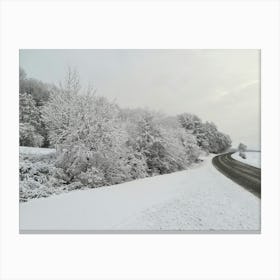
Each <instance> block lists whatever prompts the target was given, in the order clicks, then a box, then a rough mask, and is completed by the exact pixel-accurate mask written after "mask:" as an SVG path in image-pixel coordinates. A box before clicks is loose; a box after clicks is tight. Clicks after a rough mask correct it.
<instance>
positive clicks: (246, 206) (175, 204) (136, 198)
mask: <svg viewBox="0 0 280 280" xmlns="http://www.w3.org/2000/svg"><path fill="white" fill-rule="evenodd" d="M211 161H212V157H211V156H210V157H207V158H206V159H205V160H204V162H203V163H202V164H201V165H199V166H196V167H195V168H192V169H189V170H185V171H180V172H175V173H172V174H167V175H161V176H155V177H152V178H145V179H141V180H136V181H132V182H127V183H123V184H120V185H115V186H109V187H102V188H98V189H91V190H83V191H73V192H69V193H66V194H61V195H56V196H52V197H48V198H40V199H35V200H31V201H29V202H26V203H20V231H21V232H25V233H27V232H32V231H35V232H36V231H43V232H45V231H52V232H56V231H58V232H61V231H62V232H63V231H67V230H72V231H77V230H83V231H86V230H101V231H103V232H104V231H106V230H145V231H146V230H153V231H157V230H171V231H183V230H184V231H185V230H186V231H188V230H189V231H196V230H207V231H209V230H217V231H223V230H230V231H234V230H238V231H240V230H253V231H259V230H260V199H259V198H257V197H256V196H255V195H253V194H252V193H250V192H248V191H246V190H244V188H242V187H241V186H239V185H237V184H236V183H234V182H233V181H231V180H230V179H228V178H227V177H225V176H223V175H222V174H221V173H220V172H219V171H218V170H216V168H215V167H214V166H213V165H212V162H211Z"/></svg>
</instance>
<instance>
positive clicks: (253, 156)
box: [231, 152, 261, 168]
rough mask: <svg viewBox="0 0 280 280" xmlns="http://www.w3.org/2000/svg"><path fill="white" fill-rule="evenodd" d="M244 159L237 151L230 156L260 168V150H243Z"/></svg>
mask: <svg viewBox="0 0 280 280" xmlns="http://www.w3.org/2000/svg"><path fill="white" fill-rule="evenodd" d="M245 154H246V159H243V158H242V157H240V156H239V152H236V153H234V154H232V155H231V157H232V158H234V159H236V160H239V161H241V162H244V163H246V164H249V165H252V166H255V167H258V168H261V153H260V152H245Z"/></svg>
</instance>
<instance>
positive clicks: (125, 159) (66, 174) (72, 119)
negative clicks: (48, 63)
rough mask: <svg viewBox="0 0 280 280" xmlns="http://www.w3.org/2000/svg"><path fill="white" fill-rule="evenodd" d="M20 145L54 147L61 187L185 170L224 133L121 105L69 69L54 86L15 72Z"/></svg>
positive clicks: (223, 143) (221, 146)
mask: <svg viewBox="0 0 280 280" xmlns="http://www.w3.org/2000/svg"><path fill="white" fill-rule="evenodd" d="M19 82H20V86H19V89H20V90H19V104H20V108H19V117H20V119H19V122H20V139H19V141H20V145H22V146H35V147H55V148H56V150H57V157H56V162H55V166H56V174H55V176H56V177H57V178H60V179H62V180H63V181H64V182H65V184H70V183H73V182H79V183H81V184H82V185H84V186H91V187H98V186H104V185H111V184H118V183H121V182H125V181H129V180H134V179H138V178H144V177H148V176H153V175H157V174H166V173H170V172H174V171H179V170H184V169H186V168H187V167H188V166H190V165H191V164H192V163H194V162H197V161H198V160H199V155H200V154H201V152H202V151H204V152H206V153H221V152H224V151H226V150H227V149H228V148H229V147H230V146H231V139H230V137H229V136H228V135H226V134H224V133H222V132H220V131H219V130H218V128H217V127H216V125H215V124H214V123H212V122H203V121H202V120H201V119H200V118H199V117H197V116H196V115H193V114H189V113H183V114H180V115H178V116H166V115H164V114H161V113H158V112H154V111H151V110H145V109H126V108H121V107H119V106H118V105H117V104H115V103H114V102H110V101H108V100H107V99H106V98H105V97H102V96H99V95H97V94H96V92H95V91H94V90H93V89H92V88H90V87H89V88H87V89H84V88H82V87H81V85H80V81H79V76H78V74H77V72H76V71H72V70H71V69H70V70H69V71H68V73H67V75H66V77H65V80H64V81H63V82H62V83H61V84H60V85H59V86H54V85H49V84H46V83H43V82H41V81H38V80H35V79H30V78H28V77H27V76H26V74H25V72H24V70H22V69H20V80H19Z"/></svg>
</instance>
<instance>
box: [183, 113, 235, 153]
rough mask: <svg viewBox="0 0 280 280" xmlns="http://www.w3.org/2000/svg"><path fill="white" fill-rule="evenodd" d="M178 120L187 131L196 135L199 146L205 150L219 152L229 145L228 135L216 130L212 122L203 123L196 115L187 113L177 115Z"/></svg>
mask: <svg viewBox="0 0 280 280" xmlns="http://www.w3.org/2000/svg"><path fill="white" fill-rule="evenodd" d="M178 120H179V122H180V124H181V126H182V127H183V128H185V129H186V131H187V132H189V133H192V134H193V135H194V136H195V137H196V139H197V144H198V145H199V147H201V149H203V150H205V151H207V152H210V153H220V152H224V151H226V150H227V149H228V148H229V147H230V146H231V139H230V137H229V136H228V135H226V134H224V133H222V132H220V131H218V129H217V127H216V125H215V124H214V123H212V122H205V123H203V122H202V121H201V120H200V119H199V118H198V117H197V116H195V115H192V114H187V113H185V114H181V115H179V116H178Z"/></svg>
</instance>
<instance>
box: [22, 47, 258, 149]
mask: <svg viewBox="0 0 280 280" xmlns="http://www.w3.org/2000/svg"><path fill="white" fill-rule="evenodd" d="M20 66H21V67H23V68H24V69H25V71H26V73H27V75H28V77H32V78H37V79H39V80H42V81H44V82H48V83H56V84H57V83H58V82H59V81H61V80H63V77H64V75H65V72H66V69H67V67H69V66H70V67H73V68H76V69H77V70H78V72H79V74H80V78H81V82H82V84H84V85H87V84H88V83H91V84H92V85H93V86H94V88H96V89H97V93H98V94H99V95H103V96H106V97H108V98H109V99H110V100H115V101H116V102H117V103H118V104H119V105H121V106H122V107H145V108H150V109H154V110H159V111H162V112H165V113H167V114H170V115H175V114H178V113H182V112H189V113H194V114H197V115H198V116H199V117H200V118H202V119H203V120H204V121H206V120H207V121H213V122H214V123H215V124H216V125H217V126H218V128H219V129H220V130H221V131H223V132H225V133H227V134H229V135H230V136H231V138H232V140H233V145H234V146H236V145H237V144H238V143H239V142H244V143H245V144H247V145H248V146H250V147H252V148H259V147H260V52H259V51H258V50H21V51H20Z"/></svg>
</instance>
